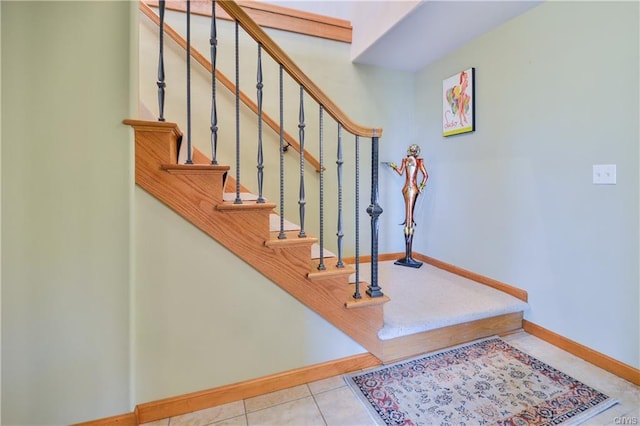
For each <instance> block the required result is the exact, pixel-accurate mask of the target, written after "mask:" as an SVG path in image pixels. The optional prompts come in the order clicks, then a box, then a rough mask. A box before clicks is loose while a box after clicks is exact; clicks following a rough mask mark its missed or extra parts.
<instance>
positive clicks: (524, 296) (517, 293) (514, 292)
mask: <svg viewBox="0 0 640 426" xmlns="http://www.w3.org/2000/svg"><path fill="white" fill-rule="evenodd" d="M403 255H404V254H403ZM403 255H402V256H403ZM413 256H414V258H416V259H417V260H422V261H423V262H426V263H428V264H430V265H433V266H435V267H436V268H440V269H444V270H445V271H449V272H451V273H454V274H456V275H460V276H461V277H465V278H469V279H470V280H473V281H476V282H479V283H480V284H484V285H486V286H489V287H492V288H495V289H496V290H500V291H502V292H504V293H507V294H510V295H511V296H513V297H515V298H518V299H520V300H522V301H525V302H528V301H529V294H528V293H527V292H526V290H522V289H520V288H517V287H514V286H512V285H509V284H505V283H503V282H500V281H497V280H494V279H493V278H489V277H485V276H484V275H480V274H476V273H475V272H471V271H469V270H467V269H463V268H460V267H458V266H455V265H452V264H450V263H446V262H443V261H441V260H438V259H434V258H433V257H429V256H425V255H424V254H420V253H416V254H414V255H413Z"/></svg>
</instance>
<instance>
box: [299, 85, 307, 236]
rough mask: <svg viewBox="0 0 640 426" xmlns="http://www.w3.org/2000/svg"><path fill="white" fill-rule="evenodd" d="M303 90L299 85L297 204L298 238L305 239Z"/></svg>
mask: <svg viewBox="0 0 640 426" xmlns="http://www.w3.org/2000/svg"><path fill="white" fill-rule="evenodd" d="M303 97H304V89H303V87H302V85H300V117H299V120H298V129H300V131H299V135H300V198H299V199H298V204H299V205H300V232H299V233H298V237H300V238H303V237H306V236H307V234H306V233H305V232H304V213H305V210H304V209H305V204H307V201H306V200H305V194H304V128H305V124H304V99H303Z"/></svg>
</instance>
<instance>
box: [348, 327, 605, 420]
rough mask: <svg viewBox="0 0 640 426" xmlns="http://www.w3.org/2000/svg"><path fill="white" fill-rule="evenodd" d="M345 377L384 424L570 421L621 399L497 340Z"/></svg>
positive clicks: (483, 341) (581, 418)
mask: <svg viewBox="0 0 640 426" xmlns="http://www.w3.org/2000/svg"><path fill="white" fill-rule="evenodd" d="M345 380H346V381H347V383H348V384H349V385H350V386H351V388H352V389H353V390H354V391H355V393H356V395H358V396H359V397H360V398H361V399H362V401H363V403H364V404H365V405H366V406H367V408H368V409H369V410H370V412H371V413H372V415H373V417H374V418H375V419H376V421H377V422H378V423H379V424H382V425H487V424H497V425H571V424H579V423H580V422H583V421H585V420H586V419H587V418H589V417H592V416H594V415H596V414H598V413H600V412H602V411H603V410H605V409H607V408H609V407H611V406H612V405H614V404H615V403H616V401H615V400H612V399H611V398H610V397H609V396H607V395H605V394H603V393H601V392H599V391H597V390H595V389H593V388H591V387H589V386H587V385H585V384H584V383H581V382H579V381H578V380H576V379H574V378H572V377H570V376H568V375H566V374H565V373H563V372H561V371H558V370H556V369H554V368H553V367H550V366H549V365H547V364H545V363H543V362H541V361H539V360H537V359H536V358H534V357H532V356H530V355H527V354H526V353H524V352H521V351H519V350H518V349H516V348H514V347H512V346H510V345H509V344H507V343H506V342H504V341H503V340H502V339H500V338H498V337H492V338H488V339H484V340H479V341H476V342H473V343H470V344H467V345H462V346H458V347H455V348H452V349H447V350H444V351H441V352H437V353H434V354H430V355H426V356H423V357H420V358H415V359H412V360H408V361H402V362H399V363H396V364H392V365H387V366H384V367H380V368H378V369H375V370H371V371H367V372H362V373H358V374H352V375H348V376H345Z"/></svg>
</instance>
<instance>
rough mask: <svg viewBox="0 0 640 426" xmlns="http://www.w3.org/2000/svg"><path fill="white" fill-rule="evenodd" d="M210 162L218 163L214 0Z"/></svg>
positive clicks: (213, 12) (210, 40)
mask: <svg viewBox="0 0 640 426" xmlns="http://www.w3.org/2000/svg"><path fill="white" fill-rule="evenodd" d="M209 44H210V45H211V164H213V165H216V164H218V108H217V102H216V58H217V56H218V31H217V28H216V2H215V0H213V1H212V2H211V36H210V37H209Z"/></svg>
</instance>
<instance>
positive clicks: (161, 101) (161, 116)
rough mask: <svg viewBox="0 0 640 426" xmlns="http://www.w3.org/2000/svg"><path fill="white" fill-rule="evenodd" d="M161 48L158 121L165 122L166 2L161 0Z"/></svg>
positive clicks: (159, 51) (159, 53)
mask: <svg viewBox="0 0 640 426" xmlns="http://www.w3.org/2000/svg"><path fill="white" fill-rule="evenodd" d="M158 6H159V14H160V39H159V43H160V48H159V49H158V83H157V84H158V121H164V88H165V86H166V84H165V81H164V9H165V0H160V3H159V5H158Z"/></svg>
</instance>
